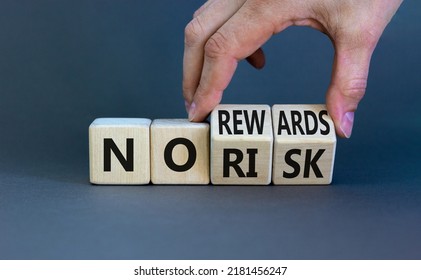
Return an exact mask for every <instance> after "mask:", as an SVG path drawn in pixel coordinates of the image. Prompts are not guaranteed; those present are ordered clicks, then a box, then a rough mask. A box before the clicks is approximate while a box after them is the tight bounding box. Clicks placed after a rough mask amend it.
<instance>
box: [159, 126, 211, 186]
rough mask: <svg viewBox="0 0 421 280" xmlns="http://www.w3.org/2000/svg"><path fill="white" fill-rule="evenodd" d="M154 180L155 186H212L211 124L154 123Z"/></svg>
mask: <svg viewBox="0 0 421 280" xmlns="http://www.w3.org/2000/svg"><path fill="white" fill-rule="evenodd" d="M151 180H152V183H153V184H209V124H208V123H192V122H189V121H188V120H186V119H158V120H154V121H153V122H152V125H151Z"/></svg>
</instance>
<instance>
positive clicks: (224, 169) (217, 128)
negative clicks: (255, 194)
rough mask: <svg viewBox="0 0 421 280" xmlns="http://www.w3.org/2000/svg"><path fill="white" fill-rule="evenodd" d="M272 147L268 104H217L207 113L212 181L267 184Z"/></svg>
mask: <svg viewBox="0 0 421 280" xmlns="http://www.w3.org/2000/svg"><path fill="white" fill-rule="evenodd" d="M272 146H273V134H272V119H271V112H270V107H269V106H267V105H218V106H217V107H216V108H215V109H214V110H213V112H212V114H211V181H212V183H213V184H223V185H234V184H236V185H237V184H239V185H267V184H269V183H270V181H271V172H272Z"/></svg>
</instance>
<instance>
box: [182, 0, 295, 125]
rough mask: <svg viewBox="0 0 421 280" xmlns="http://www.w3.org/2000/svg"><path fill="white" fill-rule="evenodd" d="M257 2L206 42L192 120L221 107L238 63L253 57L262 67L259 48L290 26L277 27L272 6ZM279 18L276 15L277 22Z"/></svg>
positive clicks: (261, 56)
mask: <svg viewBox="0 0 421 280" xmlns="http://www.w3.org/2000/svg"><path fill="white" fill-rule="evenodd" d="M274 2H276V1H274ZM256 3H257V4H256ZM258 3H259V1H247V2H246V3H245V4H244V5H243V6H242V7H241V8H240V9H239V10H238V12H237V13H235V14H234V15H233V16H232V17H231V18H230V19H229V20H228V21H227V22H226V23H225V24H224V25H223V26H222V27H221V28H219V29H218V30H217V32H215V34H213V35H212V36H211V37H210V38H209V40H208V41H207V43H206V45H205V48H204V49H205V53H204V62H203V69H202V75H201V77H200V81H199V85H198V87H197V90H196V92H195V93H194V98H193V102H192V105H191V108H190V110H189V119H190V120H191V121H202V120H203V119H205V118H206V117H207V115H208V114H209V113H210V112H211V111H212V110H213V108H215V106H216V105H218V104H219V102H220V101H221V98H222V93H223V91H224V90H225V88H226V87H227V86H228V84H229V82H230V81H231V78H232V76H233V74H234V71H235V69H236V67H237V63H238V60H240V59H244V58H246V57H250V58H249V61H250V62H251V64H252V65H254V66H256V67H257V68H259V67H260V68H261V67H263V65H264V61H265V60H264V56H263V52H262V51H261V50H260V47H261V46H262V45H263V44H264V42H266V41H267V40H268V39H269V38H270V37H271V36H272V35H273V34H274V33H277V32H280V31H281V30H283V29H284V28H286V27H287V26H288V25H290V24H291V23H290V22H288V21H282V22H277V23H276V24H275V23H274V22H273V21H271V19H273V18H275V17H274V16H273V13H274V11H273V9H272V8H273V7H272V6H265V5H258ZM278 12H279V11H278ZM280 18H282V17H280V16H279V14H277V16H276V19H277V20H279V19H280Z"/></svg>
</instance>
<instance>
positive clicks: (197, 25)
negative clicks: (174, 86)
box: [183, 0, 245, 109]
mask: <svg viewBox="0 0 421 280" xmlns="http://www.w3.org/2000/svg"><path fill="white" fill-rule="evenodd" d="M244 2H245V0H240V1H220V0H210V1H208V2H206V3H205V4H204V5H203V6H202V7H201V8H199V10H198V11H196V12H195V15H194V18H193V20H192V21H191V22H190V23H189V24H188V25H187V27H186V29H185V48H184V60H183V96H184V99H185V101H186V109H189V107H190V104H191V102H192V101H193V95H194V93H195V91H196V89H197V87H198V84H199V80H200V75H201V72H202V68H203V57H204V46H205V43H206V42H207V41H208V39H209V37H211V35H212V34H214V33H215V32H216V30H218V28H219V27H220V26H222V25H223V24H224V23H225V22H226V21H227V20H228V19H229V18H230V17H231V16H232V15H233V14H234V13H235V12H236V11H237V10H238V9H239V8H240V7H241V5H242V4H243V3H244Z"/></svg>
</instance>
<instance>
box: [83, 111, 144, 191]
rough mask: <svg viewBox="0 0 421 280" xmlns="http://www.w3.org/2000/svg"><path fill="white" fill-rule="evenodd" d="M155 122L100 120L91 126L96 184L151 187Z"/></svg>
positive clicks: (92, 172)
mask: <svg viewBox="0 0 421 280" xmlns="http://www.w3.org/2000/svg"><path fill="white" fill-rule="evenodd" d="M150 123H151V120H149V119H136V118H99V119H96V120H94V122H93V123H92V124H91V125H90V126H89V170H90V181H91V183H93V184H124V185H126V184H137V185H141V184H148V183H149V181H150V147H149V127H150Z"/></svg>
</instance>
